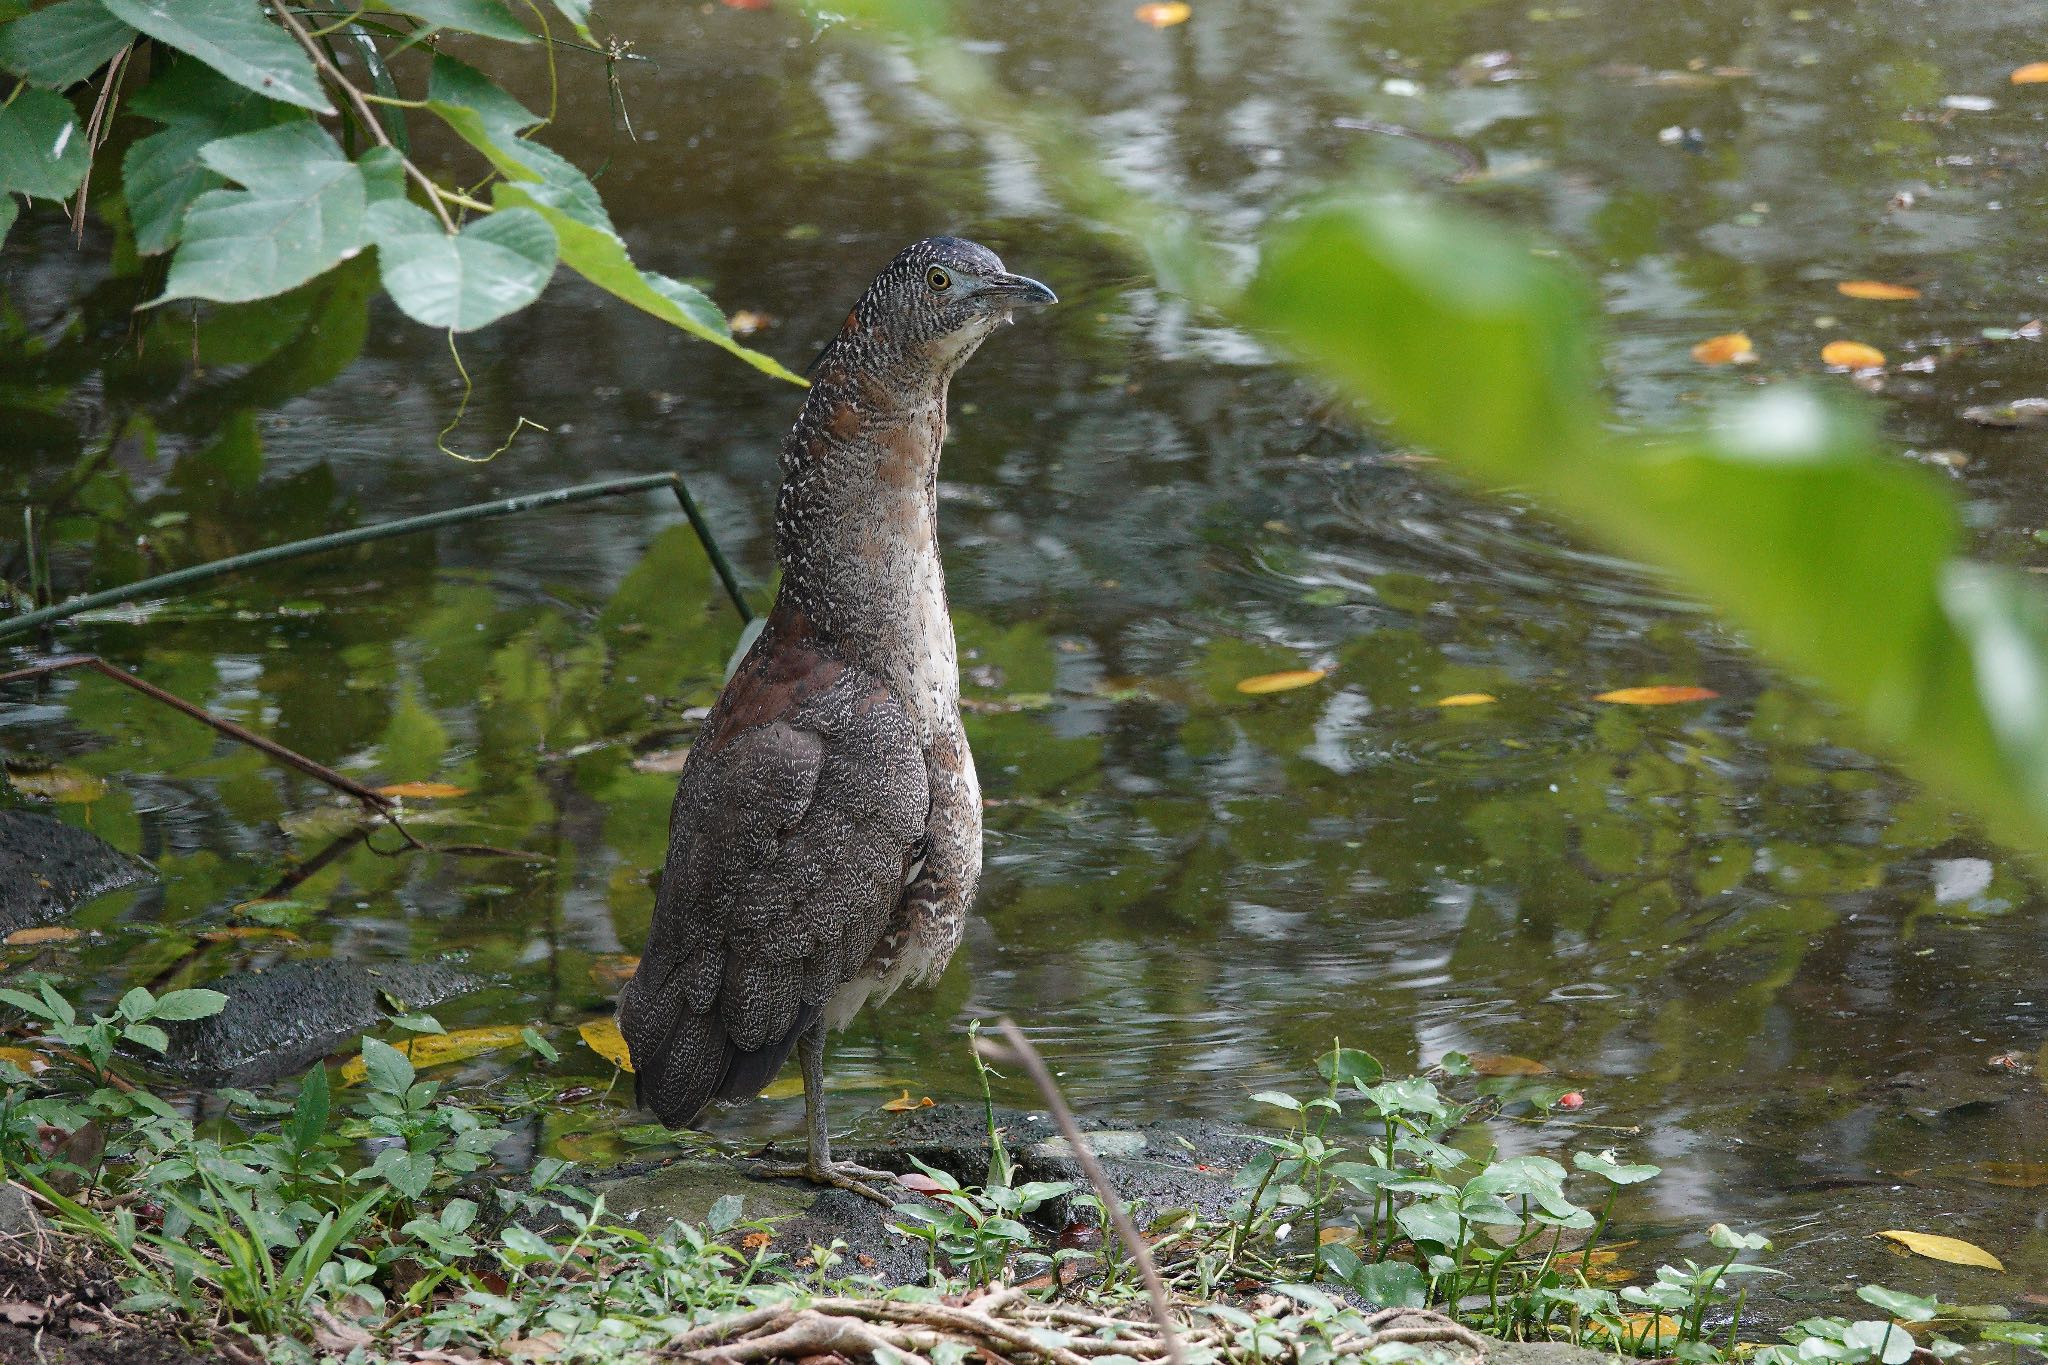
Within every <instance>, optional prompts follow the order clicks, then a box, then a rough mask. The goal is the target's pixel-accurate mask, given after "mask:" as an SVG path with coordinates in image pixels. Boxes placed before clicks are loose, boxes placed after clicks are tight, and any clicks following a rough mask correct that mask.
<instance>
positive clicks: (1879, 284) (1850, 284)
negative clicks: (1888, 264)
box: [1835, 280, 1920, 302]
mask: <svg viewBox="0 0 2048 1365" xmlns="http://www.w3.org/2000/svg"><path fill="white" fill-rule="evenodd" d="M1835 292H1836V293H1837V294H1843V295H1846V296H1848V297H1849V298H1852V299H1880V300H1885V301H1887V302H1901V301H1903V300H1906V299H1917V298H1919V297H1920V291H1919V290H1917V289H1915V288H1914V287H1913V286H1912V285H1910V284H1886V283H1885V282H1884V281H1883V280H1842V281H1840V282H1839V283H1837V284H1836V285H1835Z"/></svg>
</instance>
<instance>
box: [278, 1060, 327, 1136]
mask: <svg viewBox="0 0 2048 1365" xmlns="http://www.w3.org/2000/svg"><path fill="white" fill-rule="evenodd" d="M331 1103H332V1091H331V1090H330V1089H329V1087H328V1081H327V1068H326V1067H324V1066H316V1067H314V1068H313V1069H312V1070H311V1071H308V1072H307V1073H306V1079H305V1080H303V1081H301V1082H300V1083H299V1099H298V1103H296V1104H294V1105H293V1106H292V1116H291V1120H290V1122H288V1123H286V1124H285V1137H286V1138H287V1139H289V1140H290V1142H291V1144H292V1147H293V1149H294V1150H295V1151H301V1152H303V1151H307V1150H309V1149H310V1148H311V1147H312V1146H313V1144H314V1143H316V1142H318V1141H319V1140H320V1135H321V1134H322V1133H324V1132H326V1131H327V1113H328V1106H329V1105H330V1104H331Z"/></svg>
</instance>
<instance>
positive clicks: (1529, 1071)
mask: <svg viewBox="0 0 2048 1365" xmlns="http://www.w3.org/2000/svg"><path fill="white" fill-rule="evenodd" d="M1472 1074H1473V1075H1475V1076H1548V1075H1549V1074H1550V1068H1549V1067H1547V1066H1545V1065H1544V1064H1543V1063H1541V1062H1539V1061H1537V1060H1536V1059H1535V1058H1533V1057H1517V1056H1515V1055H1513V1054H1512V1053H1507V1052H1475V1053H1473V1054H1472Z"/></svg>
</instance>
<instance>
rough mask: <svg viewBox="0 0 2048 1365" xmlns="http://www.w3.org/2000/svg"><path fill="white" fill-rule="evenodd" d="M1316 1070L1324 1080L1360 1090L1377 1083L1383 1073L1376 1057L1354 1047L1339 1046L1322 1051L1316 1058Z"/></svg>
mask: <svg viewBox="0 0 2048 1365" xmlns="http://www.w3.org/2000/svg"><path fill="white" fill-rule="evenodd" d="M1316 1071H1317V1073H1318V1074H1320V1075H1321V1076H1322V1078H1323V1079H1324V1080H1326V1081H1335V1082H1336V1083H1337V1084H1338V1085H1350V1086H1357V1087H1358V1088H1359V1089H1361V1090H1362V1089H1364V1088H1365V1087H1366V1086H1368V1085H1374V1084H1377V1083H1378V1081H1379V1079H1380V1077H1381V1076H1382V1075H1384V1074H1385V1072H1384V1071H1383V1069H1382V1068H1381V1066H1380V1063H1379V1059H1378V1058H1377V1057H1375V1056H1373V1055H1372V1054H1371V1053H1370V1052H1361V1051H1360V1050H1359V1049H1357V1048H1355V1047H1339V1048H1335V1049H1332V1050H1331V1051H1329V1052H1326V1053H1324V1054H1323V1055H1322V1056H1321V1057H1318V1058H1317V1059H1316Z"/></svg>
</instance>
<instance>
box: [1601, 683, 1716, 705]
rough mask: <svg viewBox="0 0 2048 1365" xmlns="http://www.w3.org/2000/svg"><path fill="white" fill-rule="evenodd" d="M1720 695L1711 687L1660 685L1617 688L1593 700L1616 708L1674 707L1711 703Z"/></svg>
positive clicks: (1674, 684)
mask: <svg viewBox="0 0 2048 1365" xmlns="http://www.w3.org/2000/svg"><path fill="white" fill-rule="evenodd" d="M1720 695H1721V694H1720V693H1719V692H1716V691H1715V690H1714V689H1713V688H1711V687H1687V686H1684V685H1682V684H1677V683H1660V684H1658V685H1656V686H1654V687H1617V688H1615V689H1614V690H1613V691H1612V692H1602V693H1600V694H1599V695H1598V696H1596V697H1594V698H1593V700H1594V701H1604V702H1609V703H1611V704H1613V705H1615V706H1672V705H1676V704H1677V703H1679V702H1687V701H1711V700H1712V699H1714V698H1715V697H1718V696H1720Z"/></svg>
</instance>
